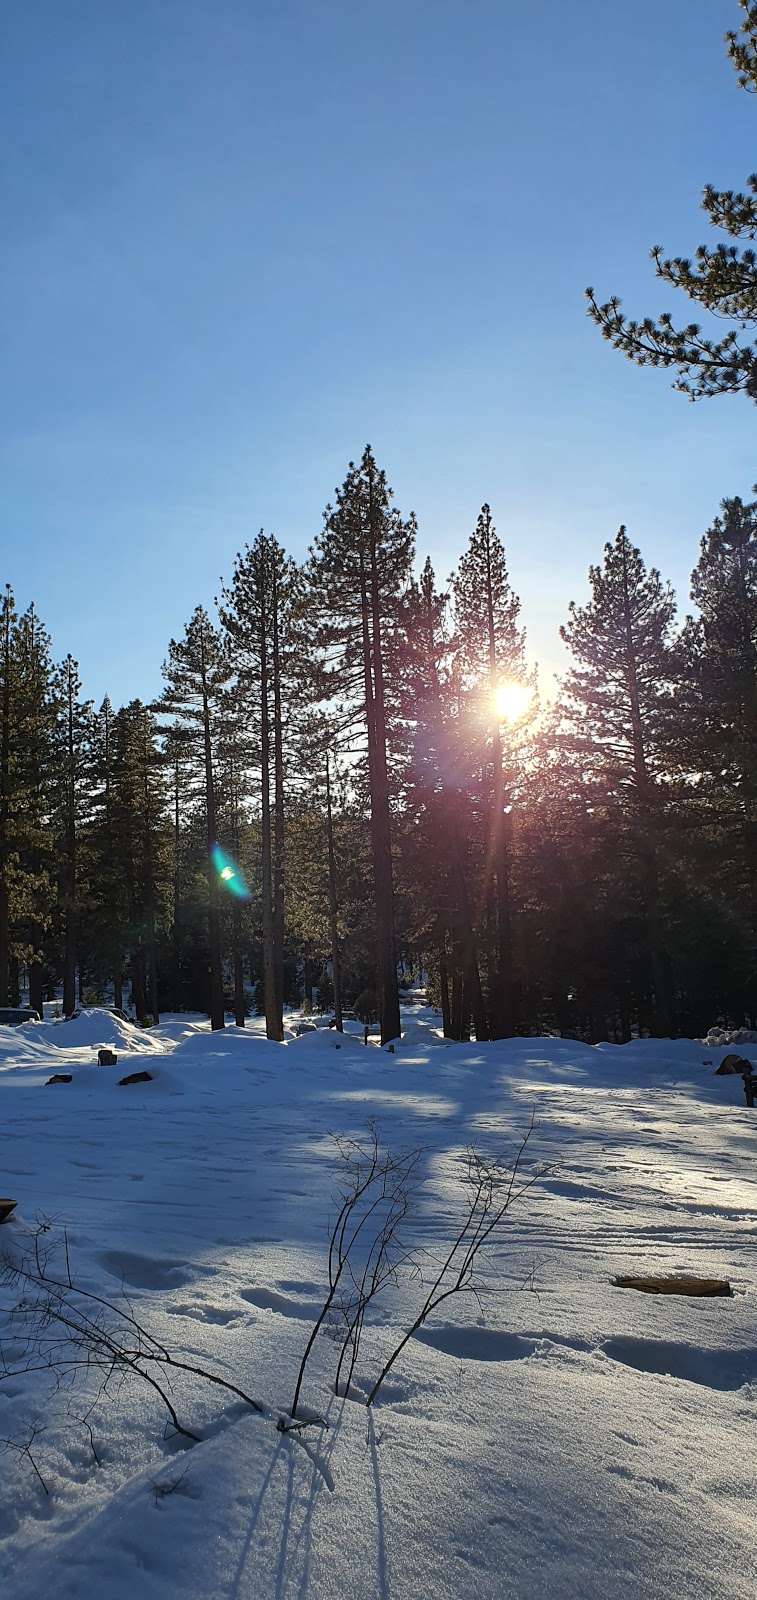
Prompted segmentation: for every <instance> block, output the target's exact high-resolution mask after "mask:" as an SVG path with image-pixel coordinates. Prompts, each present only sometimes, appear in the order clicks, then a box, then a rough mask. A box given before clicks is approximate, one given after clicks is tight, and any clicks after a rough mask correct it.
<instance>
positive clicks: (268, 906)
mask: <svg viewBox="0 0 757 1600" xmlns="http://www.w3.org/2000/svg"><path fill="white" fill-rule="evenodd" d="M263 583H265V578H263ZM264 602H265V595H264V593H262V594H261V625H260V788H261V803H260V814H261V844H262V861H261V869H262V870H261V879H262V894H263V905H262V933H263V1003H264V1008H265V1031H266V1037H267V1038H268V1039H276V1040H282V1039H283V1037H284V1030H283V1027H282V1026H281V1023H280V1022H279V1011H278V1004H277V997H276V946H275V935H274V915H273V862H272V839H271V753H270V752H271V733H270V721H269V711H268V697H269V681H268V678H269V673H268V641H267V638H266V624H265V609H266V608H265V603H264Z"/></svg>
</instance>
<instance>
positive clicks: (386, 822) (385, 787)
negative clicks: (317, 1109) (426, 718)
mask: <svg viewBox="0 0 757 1600" xmlns="http://www.w3.org/2000/svg"><path fill="white" fill-rule="evenodd" d="M369 517H370V528H369V534H370V563H371V565H370V613H369V611H368V596H367V593H366V589H365V585H363V595H362V605H363V651H364V657H365V660H364V669H365V676H366V679H367V680H369V681H370V685H371V689H372V694H371V696H370V712H371V714H372V720H373V763H372V770H371V841H372V845H373V877H374V887H375V900H376V934H377V945H378V978H379V1001H380V1017H381V1043H382V1045H383V1044H388V1042H389V1041H390V1040H391V1039H398V1038H399V1037H400V1033H401V1024H400V1000H399V988H398V984H397V949H396V944H395V934H394V887H393V882H392V842H391V826H390V815H389V775H388V771H387V763H386V706H385V702H384V664H383V652H382V644H381V597H380V589H379V578H378V561H377V552H376V540H375V528H374V526H373V508H372V504H371V505H370V507H369ZM369 615H370V626H369ZM366 635H367V636H368V637H367V638H366ZM368 709H369V707H368V705H367V706H366V710H368ZM369 746H370V738H369Z"/></svg>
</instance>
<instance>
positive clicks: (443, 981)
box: [439, 951, 452, 1039]
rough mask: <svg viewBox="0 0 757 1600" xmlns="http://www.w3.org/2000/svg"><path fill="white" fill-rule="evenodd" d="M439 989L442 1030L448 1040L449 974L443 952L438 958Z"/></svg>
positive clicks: (449, 1034)
mask: <svg viewBox="0 0 757 1600" xmlns="http://www.w3.org/2000/svg"><path fill="white" fill-rule="evenodd" d="M439 988H440V990H441V997H442V1030H443V1032H444V1037H445V1039H450V1038H451V1037H452V1017H451V1014H450V1005H449V972H448V970H447V957H446V955H445V954H444V951H442V953H441V955H440V956H439Z"/></svg>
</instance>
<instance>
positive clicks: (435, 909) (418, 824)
mask: <svg viewBox="0 0 757 1600" xmlns="http://www.w3.org/2000/svg"><path fill="white" fill-rule="evenodd" d="M447 598H448V597H447V596H446V595H443V594H440V593H438V592H437V589H436V580H435V576H434V570H433V567H432V565H431V562H430V560H427V561H426V563H425V566H424V568H423V571H422V573H421V576H420V579H419V580H418V581H417V582H415V581H414V582H413V583H412V584H411V585H410V587H409V590H408V594H407V598H406V602H405V606H404V614H403V627H404V636H405V637H404V650H403V699H402V710H403V714H404V718H405V721H406V724H407V725H408V727H410V728H411V729H412V747H411V756H410V761H409V764H408V769H407V773H406V775H405V780H404V794H405V801H406V816H405V829H404V831H403V834H402V836H401V850H402V857H403V863H402V864H403V869H404V870H403V877H404V880H405V882H406V883H409V884H410V885H411V886H412V891H411V894H410V897H409V898H410V900H411V904H412V921H411V930H412V935H413V939H414V942H416V943H420V944H421V945H423V946H424V947H426V948H428V949H429V954H430V953H431V951H433V959H434V961H435V963H436V965H437V968H438V975H439V996H440V1000H441V1004H442V1014H443V1019H444V1029H445V1033H447V1034H449V1035H451V1036H452V1037H455V1038H461V1037H463V1036H464V1037H469V1036H470V1017H471V1015H472V1017H473V1025H474V1029H475V1033H476V1038H477V1039H486V1038H488V1037H489V1032H488V1023H487V1019H486V1012H485V1006H484V998H483V991H482V987H481V975H480V971H479V962H478V948H477V939H476V932H475V928H474V917H473V911H472V898H471V892H470V887H469V882H468V853H469V849H468V838H467V832H468V829H467V826H466V820H465V818H466V812H467V811H468V807H467V806H466V803H465V796H464V783H465V776H466V768H465V761H464V753H465V741H464V740H461V737H460V726H459V721H460V719H459V715H457V714H456V713H459V709H460V700H459V695H458V694H457V693H456V687H457V685H456V681H455V688H454V689H453V686H452V679H451V676H450V672H451V661H452V650H453V641H452V639H451V638H450V635H449V631H448V628H447V627H446V622H445V613H446V609H447ZM451 691H452V692H451ZM408 824H409V826H408ZM450 981H451V985H452V990H453V992H454V996H455V1004H454V1006H453V1004H452V1000H451V995H450ZM453 1012H454V1017H453Z"/></svg>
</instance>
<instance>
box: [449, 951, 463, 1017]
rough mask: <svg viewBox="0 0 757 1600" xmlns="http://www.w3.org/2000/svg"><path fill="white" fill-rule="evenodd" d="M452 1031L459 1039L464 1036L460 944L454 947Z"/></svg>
mask: <svg viewBox="0 0 757 1600" xmlns="http://www.w3.org/2000/svg"><path fill="white" fill-rule="evenodd" d="M450 1033H451V1036H452V1038H453V1039H457V1040H458V1041H459V1040H461V1039H462V1036H463V967H462V952H461V950H460V947H459V945H457V944H454V945H453V947H452V994H451V997H450Z"/></svg>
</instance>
